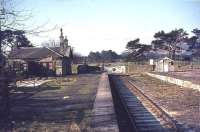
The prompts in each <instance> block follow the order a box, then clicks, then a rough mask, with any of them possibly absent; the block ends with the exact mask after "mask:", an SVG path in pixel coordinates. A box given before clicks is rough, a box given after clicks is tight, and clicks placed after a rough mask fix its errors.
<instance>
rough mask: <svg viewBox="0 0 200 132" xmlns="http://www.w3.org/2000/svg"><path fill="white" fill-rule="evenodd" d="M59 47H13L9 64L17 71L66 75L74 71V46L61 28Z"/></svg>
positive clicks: (29, 73)
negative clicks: (72, 67) (69, 42)
mask: <svg viewBox="0 0 200 132" xmlns="http://www.w3.org/2000/svg"><path fill="white" fill-rule="evenodd" d="M60 31H61V34H60V46H59V47H22V48H13V49H12V51H11V53H10V55H9V65H10V67H11V68H12V69H13V70H15V71H21V72H24V73H27V74H28V75H34V76H64V75H68V74H71V73H72V70H71V63H72V58H73V55H72V54H73V53H72V48H71V46H69V45H68V40H67V37H64V36H63V31H62V29H61V30H60Z"/></svg>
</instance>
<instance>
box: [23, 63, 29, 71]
mask: <svg viewBox="0 0 200 132" xmlns="http://www.w3.org/2000/svg"><path fill="white" fill-rule="evenodd" d="M23 70H24V71H28V64H27V63H24V64H23Z"/></svg>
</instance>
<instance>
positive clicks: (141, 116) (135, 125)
mask: <svg viewBox="0 0 200 132" xmlns="http://www.w3.org/2000/svg"><path fill="white" fill-rule="evenodd" d="M110 78H111V81H112V84H113V86H112V87H113V88H114V89H115V90H116V91H117V95H116V96H118V99H120V100H121V103H122V105H123V107H124V110H125V111H126V112H127V116H128V118H129V120H130V123H131V125H132V129H134V130H132V131H136V132H176V131H178V130H177V127H176V123H175V122H174V120H173V119H172V118H171V117H170V116H168V115H167V114H166V113H165V112H164V111H163V110H162V109H161V108H160V107H159V106H157V105H156V104H155V103H154V102H153V101H152V100H151V99H149V98H148V97H147V96H146V95H145V94H143V93H142V91H140V90H139V89H138V88H137V86H135V85H134V82H133V81H132V80H131V79H130V78H129V77H128V76H116V75H111V76H110Z"/></svg>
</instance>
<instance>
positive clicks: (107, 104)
mask: <svg viewBox="0 0 200 132" xmlns="http://www.w3.org/2000/svg"><path fill="white" fill-rule="evenodd" d="M92 128H93V130H94V131H95V132H119V127H118V124H117V118H116V113H115V109H114V104H113V98H112V93H111V88H110V83H109V79H108V75H107V73H102V75H101V78H100V81H99V85H98V90H97V95H96V99H95V102H94V107H93V120H92Z"/></svg>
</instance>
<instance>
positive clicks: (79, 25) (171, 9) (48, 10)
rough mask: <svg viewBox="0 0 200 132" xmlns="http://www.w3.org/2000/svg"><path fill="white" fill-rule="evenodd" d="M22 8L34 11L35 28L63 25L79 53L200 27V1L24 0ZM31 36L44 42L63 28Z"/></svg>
mask: <svg viewBox="0 0 200 132" xmlns="http://www.w3.org/2000/svg"><path fill="white" fill-rule="evenodd" d="M20 6H21V8H25V9H28V10H31V11H32V14H33V16H34V17H33V18H32V19H31V20H29V21H28V22H27V25H31V27H34V26H37V25H42V24H44V23H47V25H46V26H45V27H44V28H47V29H48V28H51V27H53V26H54V25H58V26H62V27H63V31H64V34H65V35H67V36H68V39H69V43H70V44H71V45H72V46H73V47H74V48H75V51H76V52H79V53H81V54H83V55H87V54H88V53H89V52H90V51H100V50H103V49H105V50H107V49H112V50H115V51H117V52H118V53H120V52H122V51H124V50H125V45H126V43H127V42H128V41H130V40H133V39H135V38H137V37H139V38H140V39H141V42H142V43H146V44H150V42H151V40H152V39H153V35H154V33H155V32H157V31H159V30H165V31H170V30H172V29H175V28H184V29H185V30H187V31H188V32H190V31H191V30H192V29H193V28H200V0H23V1H21V5H20ZM41 35H42V36H44V37H35V36H29V38H30V40H31V41H32V42H33V43H34V44H36V45H40V43H41V42H44V41H48V40H49V39H55V40H57V41H58V36H59V30H54V31H51V32H48V33H44V34H41Z"/></svg>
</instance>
